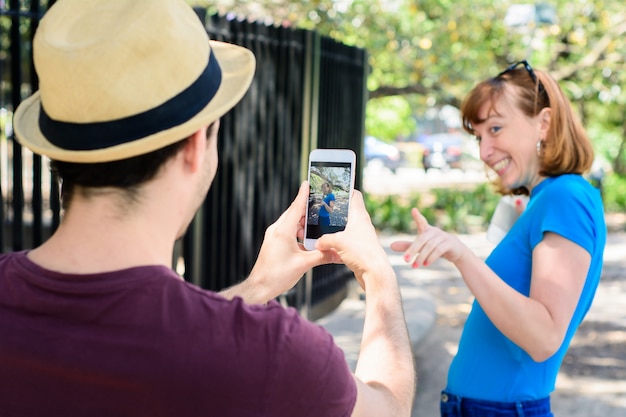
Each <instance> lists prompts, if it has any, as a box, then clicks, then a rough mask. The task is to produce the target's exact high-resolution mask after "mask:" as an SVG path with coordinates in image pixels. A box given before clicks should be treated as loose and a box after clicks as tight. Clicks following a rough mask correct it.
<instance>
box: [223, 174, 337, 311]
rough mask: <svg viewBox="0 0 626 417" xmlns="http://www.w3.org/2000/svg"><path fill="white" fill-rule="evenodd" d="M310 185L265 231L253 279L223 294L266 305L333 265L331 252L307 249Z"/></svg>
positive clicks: (304, 187) (302, 186)
mask: <svg viewBox="0 0 626 417" xmlns="http://www.w3.org/2000/svg"><path fill="white" fill-rule="evenodd" d="M308 195H309V185H308V183H307V182H306V181H305V182H303V183H302V185H301V186H300V190H299V191H298V195H297V196H296V198H295V200H294V201H293V202H292V203H291V205H290V206H289V208H288V209H287V210H286V211H285V212H284V213H283V214H282V215H281V216H280V217H279V218H278V220H276V222H274V223H273V224H272V225H270V226H269V227H268V228H267V230H266V231H265V238H264V239H263V244H262V246H261V250H260V252H259V256H258V258H257V261H256V263H255V265H254V267H253V268H252V272H251V273H250V276H249V277H248V278H247V279H246V280H245V281H244V282H242V283H241V284H238V285H236V286H234V287H231V288H229V289H227V290H225V291H223V292H222V293H221V294H222V295H224V296H225V297H228V298H232V297H235V296H240V297H242V298H244V300H246V302H248V303H252V304H263V303H266V302H267V301H269V300H271V299H273V298H276V297H277V296H279V295H280V294H282V293H283V292H285V291H287V290H289V289H291V288H292V287H293V286H294V285H296V283H297V282H298V280H299V279H300V278H301V277H302V276H303V275H304V274H305V273H306V272H307V271H308V270H309V269H311V268H313V267H314V266H318V265H322V264H327V263H332V262H334V261H336V260H337V257H336V256H335V255H334V254H333V253H332V252H328V251H320V250H313V251H308V250H306V249H304V246H303V245H302V243H300V242H301V241H302V240H303V238H304V216H305V214H306V205H307V204H308Z"/></svg>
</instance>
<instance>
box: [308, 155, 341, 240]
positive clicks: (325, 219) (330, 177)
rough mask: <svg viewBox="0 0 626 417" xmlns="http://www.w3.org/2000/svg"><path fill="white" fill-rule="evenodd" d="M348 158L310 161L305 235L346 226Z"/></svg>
mask: <svg viewBox="0 0 626 417" xmlns="http://www.w3.org/2000/svg"><path fill="white" fill-rule="evenodd" d="M351 170H352V164H350V162H321V161H311V165H310V172H309V187H310V189H309V206H308V209H307V222H306V224H307V230H306V237H307V238H308V239H318V238H319V237H320V236H322V235H323V234H326V233H335V232H340V231H342V230H344V229H345V228H346V223H347V221H348V208H349V207H348V206H349V202H350V192H351V189H350V186H351V184H352V172H351Z"/></svg>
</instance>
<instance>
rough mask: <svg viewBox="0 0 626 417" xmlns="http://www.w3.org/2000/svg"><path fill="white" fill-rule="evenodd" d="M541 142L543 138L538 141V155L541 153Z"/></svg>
mask: <svg viewBox="0 0 626 417" xmlns="http://www.w3.org/2000/svg"><path fill="white" fill-rule="evenodd" d="M541 142H543V141H542V140H538V141H537V155H541Z"/></svg>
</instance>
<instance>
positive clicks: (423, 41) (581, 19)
mask: <svg viewBox="0 0 626 417" xmlns="http://www.w3.org/2000/svg"><path fill="white" fill-rule="evenodd" d="M189 1H191V0H189ZM201 1H202V0H196V1H195V2H194V3H201ZM523 3H525V2H521V1H520V2H519V3H515V2H514V1H509V0H495V1H494V0H311V1H308V2H299V1H298V2H296V1H288V0H256V1H254V2H252V1H238V2H234V1H224V0H223V1H222V2H218V6H213V7H214V10H215V11H217V12H220V13H227V12H232V13H235V14H237V15H239V16H246V17H248V18H253V19H263V20H266V21H268V22H273V23H274V24H281V25H291V26H297V27H302V28H308V29H314V30H316V31H318V32H320V33H321V34H323V35H327V36H331V37H333V38H335V39H337V40H339V41H341V42H344V43H347V44H350V45H355V46H358V47H361V48H365V49H367V51H368V53H369V56H370V64H371V74H370V76H369V78H368V89H369V94H370V105H372V106H375V103H376V102H377V101H382V100H389V97H400V98H401V100H404V101H405V102H406V105H407V106H409V107H410V108H411V109H412V113H413V116H416V115H421V114H423V113H425V112H426V110H427V109H428V108H432V107H441V106H444V105H452V106H455V107H458V106H459V105H460V102H461V101H462V99H463V97H464V95H465V94H466V93H467V92H468V91H469V90H470V89H471V88H472V86H473V85H474V84H475V83H476V82H477V81H479V80H481V79H483V78H486V77H489V76H494V75H495V74H497V73H498V72H499V71H501V70H502V69H503V68H505V67H506V66H507V65H508V64H509V63H511V62H515V61H518V60H520V59H529V60H530V61H531V63H532V65H533V66H535V67H537V68H540V69H545V70H548V71H549V72H550V73H551V74H552V75H553V76H554V77H555V78H556V79H557V80H558V81H559V82H560V84H561V86H562V87H563V89H564V90H565V92H566V93H567V94H568V96H569V97H570V99H571V100H572V102H573V103H574V105H575V106H576V109H577V110H578V112H579V114H580V116H581V118H582V120H583V122H584V123H585V125H586V126H587V127H588V128H589V130H590V132H594V133H595V135H594V137H593V140H594V144H595V145H596V149H597V150H598V152H599V153H602V154H603V156H605V157H606V158H607V159H609V160H610V161H611V164H612V166H613V169H614V170H615V171H616V172H619V173H623V174H626V156H625V154H626V142H625V138H626V122H625V121H624V107H625V105H626V71H625V66H626V59H625V56H626V36H625V35H626V7H624V3H623V0H573V1H572V0H551V1H547V2H543V3H541V2H540V3H537V4H536V5H535V6H536V7H535V8H534V11H535V16H534V18H531V19H527V20H526V21H524V19H522V17H523V15H522V14H521V12H519V10H518V11H517V12H513V10H515V9H513V8H511V6H520V5H521V4H523ZM213 4H214V3H213ZM507 13H509V14H508V15H507ZM531 17H532V16H531ZM511 18H513V19H512V20H514V21H517V23H518V24H517V25H511V24H509V23H510V22H511ZM393 103H394V107H397V108H402V106H401V105H398V102H397V101H394V102H393ZM378 107H379V108H383V106H378ZM375 114H378V112H370V114H368V125H375V124H376V120H375V117H376V116H375ZM370 117H374V120H372V121H371V120H369V118H370ZM385 117H387V118H388V115H387V116H385ZM408 118H410V116H404V117H403V119H404V120H403V121H398V122H397V124H396V125H395V128H396V130H397V132H396V135H399V134H402V132H403V131H404V130H406V129H407V126H409V124H407V123H408V122H407V119H408ZM382 124H384V125H385V126H386V129H387V130H389V129H392V128H393V126H394V125H393V124H392V125H390V124H389V123H388V121H387V122H386V123H381V125H382ZM368 127H369V126H368ZM385 135H388V136H387V138H391V137H394V136H392V133H391V132H386V133H385Z"/></svg>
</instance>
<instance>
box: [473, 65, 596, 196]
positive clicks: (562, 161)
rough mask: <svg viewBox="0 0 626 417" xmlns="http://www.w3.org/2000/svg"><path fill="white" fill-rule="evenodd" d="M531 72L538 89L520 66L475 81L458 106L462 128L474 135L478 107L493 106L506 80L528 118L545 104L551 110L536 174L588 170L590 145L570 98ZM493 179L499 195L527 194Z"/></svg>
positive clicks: (546, 78)
mask: <svg viewBox="0 0 626 417" xmlns="http://www.w3.org/2000/svg"><path fill="white" fill-rule="evenodd" d="M534 73H535V75H536V77H537V80H538V82H539V83H540V84H541V87H542V88H540V85H539V83H536V82H535V81H534V80H533V79H532V77H531V76H530V74H529V73H528V72H527V70H526V69H524V68H519V69H515V70H512V71H509V72H506V73H504V74H502V75H500V76H498V77H495V78H490V79H487V80H484V81H482V82H480V83H479V84H477V85H476V86H475V87H474V89H472V91H471V92H470V93H469V94H468V95H467V97H466V98H465V100H464V101H463V104H462V105H461V117H462V121H463V128H464V129H465V131H467V132H468V133H470V134H471V135H475V132H474V129H473V128H472V126H473V125H476V124H479V123H481V122H483V121H484V120H481V119H480V117H479V116H478V113H479V111H480V109H481V107H482V106H483V104H485V103H487V102H489V103H491V106H492V107H493V106H494V105H495V103H496V101H497V100H498V98H500V97H501V96H502V94H505V92H506V91H507V90H506V89H505V85H507V83H508V84H509V85H511V86H513V87H514V88H513V90H514V91H515V92H516V93H517V94H516V95H517V97H516V100H515V102H516V104H517V106H518V108H519V109H520V110H521V111H522V112H523V113H524V114H526V115H527V116H528V117H534V116H536V115H538V114H539V112H541V110H542V109H544V108H546V107H548V108H550V109H551V117H550V126H549V128H548V133H547V135H546V138H545V140H544V141H543V143H542V146H541V152H540V156H539V158H540V171H539V174H540V175H543V176H546V177H556V176H558V175H562V174H584V173H586V172H588V171H589V170H590V169H591V165H592V164H593V159H594V151H593V147H592V145H591V141H590V140H589V137H588V136H587V133H586V132H585V129H584V128H583V126H582V124H581V123H580V120H579V119H578V117H577V115H576V114H575V113H574V111H573V109H572V105H571V103H570V101H569V100H568V99H567V98H566V97H565V95H564V94H563V91H562V90H561V88H560V87H559V85H558V83H557V82H556V80H554V78H552V77H551V76H550V75H549V74H547V73H545V72H543V71H537V70H535V71H534ZM509 91H510V90H509ZM493 182H494V184H495V185H496V189H497V191H498V192H500V193H501V194H525V195H528V190H527V189H526V188H525V187H522V188H520V189H515V190H507V189H505V188H504V187H503V186H502V185H501V183H500V179H499V177H498V178H496V179H495V180H494V181H493Z"/></svg>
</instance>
